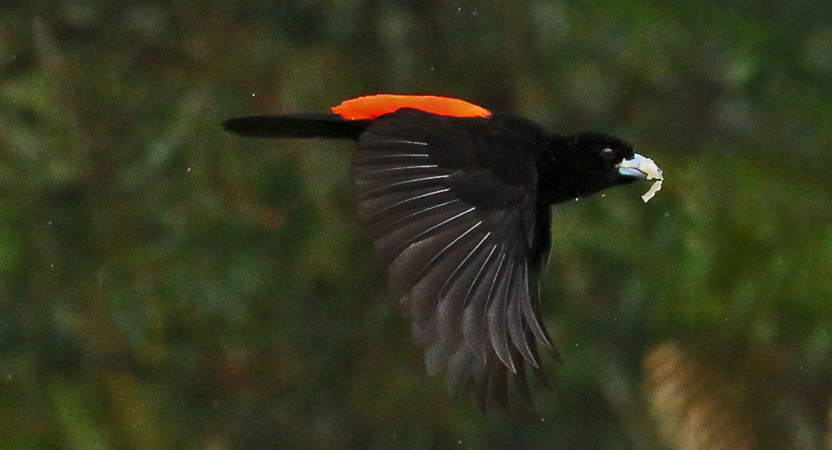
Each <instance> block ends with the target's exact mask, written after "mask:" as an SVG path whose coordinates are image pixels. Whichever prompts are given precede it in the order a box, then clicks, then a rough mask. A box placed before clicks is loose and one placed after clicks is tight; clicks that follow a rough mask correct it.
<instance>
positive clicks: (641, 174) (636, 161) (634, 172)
mask: <svg viewBox="0 0 832 450" xmlns="http://www.w3.org/2000/svg"><path fill="white" fill-rule="evenodd" d="M617 167H618V173H619V174H621V175H623V176H625V177H633V178H638V179H639V180H664V175H663V174H662V169H659V166H657V165H656V163H655V162H653V160H652V159H650V158H645V157H643V156H641V155H639V154H638V153H636V154H635V156H633V159H625V160H624V161H621V163H620V164H618V166H617Z"/></svg>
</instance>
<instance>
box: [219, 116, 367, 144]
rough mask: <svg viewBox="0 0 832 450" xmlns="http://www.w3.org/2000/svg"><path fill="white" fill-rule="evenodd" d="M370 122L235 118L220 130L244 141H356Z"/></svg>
mask: <svg viewBox="0 0 832 450" xmlns="http://www.w3.org/2000/svg"><path fill="white" fill-rule="evenodd" d="M370 122H371V121H370V120H345V119H344V118H342V117H341V116H339V115H338V114H292V115H286V116H248V117H235V118H233V119H228V120H226V121H225V122H223V123H222V127H223V128H224V129H225V131H228V132H231V133H234V134H237V135H240V136H247V137H260V138H325V139H353V140H357V139H358V136H359V135H360V134H361V133H363V132H364V130H365V129H367V127H368V126H369V125H370Z"/></svg>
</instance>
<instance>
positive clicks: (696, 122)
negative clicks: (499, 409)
mask: <svg viewBox="0 0 832 450" xmlns="http://www.w3.org/2000/svg"><path fill="white" fill-rule="evenodd" d="M0 8H2V13H1V14H0V448H2V449H61V450H62V449H109V448H114V449H137V450H139V449H206V450H208V449H210V450H219V449H267V448H284V449H291V448H315V449H340V448H378V449H389V448H453V449H456V448H482V449H485V448H488V449H517V448H560V449H732V450H735V449H736V450H744V449H824V448H829V447H830V446H832V440H830V420H831V419H832V417H830V403H832V331H831V330H832V220H830V219H832V174H830V171H832V153H830V152H831V151H832V8H830V7H829V2H828V1H821V0H806V1H800V2H763V1H756V2H755V1H728V2H702V1H699V0H681V1H676V2H663V1H649V0H639V1H635V2H621V1H611V0H579V1H543V0H510V1H509V0H506V1H496V0H494V1H485V2H483V1H467V0H463V1H437V0H428V1H424V0H420V1H415V0H410V1H407V0H403V1H372V0H364V1H351V2H346V1H340V0H301V1H280V0H278V1H253V0H252V1H240V2H218V1H185V2H152V1H129V2H113V1H105V0H83V1H72V2H70V1H63V2H62V1H34V2H5V3H4V4H3V6H2V7H0ZM372 93H411V94H416V93H420V94H424V93H430V94H441V95H450V96H455V97H460V98H463V99H466V100H469V101H471V102H474V103H477V104H479V105H483V106H485V107H486V108H488V109H491V110H495V111H504V112H513V113H516V114H519V115H522V116H526V117H528V118H531V119H533V120H536V121H538V122H540V123H542V124H544V125H545V126H547V127H548V128H550V129H552V130H559V131H562V132H567V133H568V132H576V131H582V130H595V131H601V132H606V133H610V134H613V135H616V136H620V137H622V138H624V139H627V140H629V141H630V142H632V143H633V144H634V145H635V147H636V149H637V151H638V152H640V153H642V154H644V155H648V156H650V157H652V158H653V159H655V160H656V161H657V163H658V164H659V165H660V166H661V167H662V168H663V169H664V172H665V175H666V177H667V180H666V182H665V185H664V189H663V190H662V191H661V192H660V193H659V194H658V195H657V196H656V197H655V198H654V199H653V200H651V201H650V202H649V203H647V204H645V203H643V202H642V200H641V199H640V198H639V196H640V195H641V194H642V193H643V192H644V191H645V190H646V189H647V188H648V186H649V184H648V183H641V184H638V185H634V186H628V187H624V188H618V189H614V190H611V191H607V192H606V193H605V194H604V195H599V196H596V197H594V198H589V199H582V200H580V201H577V202H570V203H568V204H564V205H560V206H558V207H556V208H555V210H554V218H553V235H554V248H553V252H552V255H553V257H552V260H551V263H550V265H549V267H548V270H547V272H546V274H545V276H544V281H543V298H544V301H545V306H544V316H545V320H546V323H547V325H548V326H549V328H550V329H551V330H552V331H553V335H554V337H555V339H556V341H557V343H558V344H559V346H560V349H561V351H562V354H563V356H564V359H565V363H564V364H556V363H555V362H554V360H553V359H551V358H549V359H547V360H546V361H545V366H546V369H547V371H548V372H549V373H550V375H551V377H552V379H553V381H554V383H553V384H554V388H553V389H552V390H545V389H538V390H536V399H537V401H538V404H539V410H540V413H541V417H542V419H543V420H541V421H540V422H539V423H532V424H528V423H526V424H516V423H511V422H509V421H507V420H505V419H504V418H502V417H501V416H500V415H499V414H497V413H494V412H492V413H489V414H486V415H481V414H480V413H479V412H477V411H476V410H475V408H473V407H472V406H471V405H470V404H469V402H468V401H467V400H465V399H460V400H456V401H454V400H452V399H450V398H449V397H448V395H447V394H446V392H445V389H444V383H443V381H442V380H441V379H435V378H430V377H428V376H427V375H426V373H425V370H424V366H423V362H422V354H421V351H420V349H418V348H416V347H414V345H413V343H412V342H411V339H410V331H409V325H408V323H407V320H406V319H405V318H403V317H402V314H401V312H400V311H399V310H398V309H397V307H396V304H395V301H394V299H393V298H392V296H391V294H390V293H389V292H388V290H387V287H386V284H385V277H386V275H385V271H384V268H383V267H380V265H379V264H378V263H377V262H376V261H375V260H374V258H373V255H372V245H371V243H370V241H369V240H368V238H367V237H366V236H364V235H363V234H362V232H361V229H360V226H359V222H358V220H357V216H356V211H355V209H354V207H353V204H352V201H351V185H350V178H349V176H350V175H349V159H350V155H351V152H352V146H351V145H350V144H349V143H346V142H325V141H311V142H310V141H297V140H295V141H288V140H287V141H276V140H271V141H270V140H245V139H238V138H235V137H233V136H230V135H227V134H225V133H223V131H222V130H221V128H220V123H221V122H222V121H223V120H224V119H227V118H229V117H232V116H237V115H245V114H264V113H281V112H300V111H319V112H323V111H327V110H328V108H329V107H331V106H334V105H337V104H338V103H340V102H341V101H342V100H344V99H348V98H352V97H356V96H359V95H365V94H372Z"/></svg>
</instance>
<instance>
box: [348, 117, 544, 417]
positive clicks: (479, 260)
mask: <svg viewBox="0 0 832 450" xmlns="http://www.w3.org/2000/svg"><path fill="white" fill-rule="evenodd" d="M540 145H543V144H541V143H540V142H539V141H536V140H535V139H534V138H533V137H529V135H528V134H517V133H514V132H512V131H511V130H510V129H508V128H505V127H504V126H503V125H501V124H500V122H497V121H496V119H491V118H481V119H479V118H478V119H471V118H467V119H464V120H460V119H457V118H453V117H447V116H439V115H435V114H430V113H426V112H423V111H418V110H415V109H401V110H399V111H397V112H395V113H392V114H387V115H384V116H381V117H379V118H377V119H376V120H375V121H373V122H372V124H371V125H370V126H369V127H368V128H367V130H366V131H365V132H364V133H363V134H361V136H360V138H359V140H358V150H357V152H356V154H355V156H354V158H353V175H354V177H355V185H356V189H357V200H358V206H359V214H360V217H361V219H362V220H363V221H364V223H365V225H366V227H367V229H368V230H369V232H370V234H371V236H372V238H373V239H374V240H375V248H376V252H377V253H378V255H379V256H380V258H381V259H382V261H383V262H384V263H385V264H386V265H387V266H388V268H389V280H390V285H391V287H392V289H393V291H394V293H395V294H396V296H398V297H399V298H400V301H401V304H402V305H403V306H404V308H405V310H406V311H407V313H408V315H409V316H410V318H411V321H412V326H413V335H414V337H415V339H416V341H417V342H418V344H420V345H423V346H426V347H427V349H426V356H425V360H426V364H427V368H428V372H429V373H430V374H431V375H435V374H437V373H439V372H442V371H445V372H447V375H448V386H449V389H450V390H451V391H452V392H453V393H454V394H461V393H464V392H466V391H470V392H471V393H472V394H473V397H474V400H475V402H476V403H477V405H478V406H479V407H480V408H485V406H486V404H487V403H488V398H489V396H490V397H491V398H492V401H496V403H497V404H498V405H499V406H500V408H501V409H503V410H504V411H507V412H514V410H516V409H517V408H518V407H520V408H525V407H529V406H532V405H533V400H532V397H531V393H530V390H529V387H528V381H527V370H531V371H533V372H535V373H536V374H537V376H536V378H540V379H541V380H542V381H545V378H544V376H543V373H542V371H541V370H540V358H539V356H538V352H537V345H538V344H540V343H542V344H543V345H544V346H546V347H548V348H552V347H551V340H550V338H549V336H548V334H547V332H546V330H545V328H544V326H543V323H542V321H541V318H540V314H539V310H538V278H539V275H540V268H541V261H542V260H543V258H544V257H545V255H546V253H547V252H548V247H549V242H550V234H549V233H550V231H549V222H550V213H549V207H548V205H541V204H538V201H537V195H536V191H537V169H536V166H535V162H534V158H533V156H532V155H533V154H534V150H535V149H536V148H535V146H540Z"/></svg>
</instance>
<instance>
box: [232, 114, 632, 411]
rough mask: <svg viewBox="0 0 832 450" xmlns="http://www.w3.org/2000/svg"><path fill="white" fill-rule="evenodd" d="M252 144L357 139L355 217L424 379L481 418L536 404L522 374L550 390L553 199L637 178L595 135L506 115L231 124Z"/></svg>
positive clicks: (610, 144)
mask: <svg viewBox="0 0 832 450" xmlns="http://www.w3.org/2000/svg"><path fill="white" fill-rule="evenodd" d="M224 127H225V128H226V129H227V130H228V131H231V132H233V133H237V134H241V135H246V136H257V137H298V138H310V137H321V138H335V139H338V138H341V139H355V140H357V143H358V144H357V151H356V153H355V156H354V157H353V162H352V171H353V178H354V182H355V188H356V199H357V203H358V210H359V216H360V218H361V220H362V221H363V222H364V224H365V226H366V228H367V230H368V231H369V234H370V236H371V237H372V238H373V240H374V241H375V249H376V252H377V254H378V256H379V257H380V259H381V260H382V261H383V262H384V264H385V265H386V266H387V267H388V268H389V282H390V286H391V288H392V290H393V292H394V293H395V295H396V296H397V297H398V298H399V299H400V303H401V305H402V306H403V307H404V309H405V311H406V312H407V314H408V316H409V317H410V319H411V323H412V328H413V335H414V337H415V339H416V341H417V342H418V344H420V345H422V346H424V347H426V355H425V359H426V363H427V368H428V372H429V373H430V374H431V375H434V374H437V373H440V372H445V373H447V377H448V384H449V388H450V389H451V391H452V392H454V393H457V394H458V393H463V392H466V391H467V392H470V393H471V394H472V395H473V398H474V400H475V403H476V404H477V405H478V406H479V407H480V408H485V406H486V404H487V403H488V402H489V397H490V398H491V401H493V402H496V403H497V404H498V405H499V406H500V408H501V409H502V410H504V411H507V412H519V411H522V410H526V409H529V408H531V407H532V405H533V402H532V397H531V391H530V389H529V385H528V380H527V372H528V371H530V372H532V373H534V374H535V378H537V379H538V380H539V381H541V382H544V383H545V380H546V378H545V375H544V374H543V372H542V370H541V369H540V367H541V366H540V357H539V355H538V345H542V346H543V347H545V348H548V349H551V350H552V351H553V352H554V346H553V345H552V340H551V338H550V337H549V335H548V333H547V331H546V328H545V326H544V324H543V322H542V320H541V316H540V311H539V294H538V280H539V277H540V273H541V270H542V267H543V264H544V262H545V261H546V260H547V255H548V253H549V248H550V245H551V235H550V226H551V211H550V206H551V205H552V204H555V203H559V202H563V201H567V200H571V199H574V198H576V197H582V196H588V195H592V194H594V193H596V192H598V191H600V190H602V189H605V188H608V187H612V186H616V185H622V184H627V183H630V182H633V181H635V180H636V179H637V178H634V177H632V176H625V175H621V174H620V173H619V170H618V164H619V163H621V161H623V160H625V159H630V158H633V156H634V153H633V149H632V147H631V146H630V145H629V144H628V143H626V142H624V141H622V140H619V139H616V138H614V137H611V136H607V135H602V134H597V133H582V134H577V135H572V136H560V135H555V134H549V133H547V132H546V131H544V130H543V129H542V128H541V127H539V126H538V125H536V124H534V123H533V122H530V121H528V120H525V119H521V118H518V117H513V116H500V115H494V116H490V117H455V116H450V115H442V114H434V113H430V112H425V111H421V110H419V109H414V108H408V107H405V108H400V109H397V110H396V111H394V112H391V113H385V114H381V115H379V116H378V117H376V118H373V119H363V120H345V119H343V118H342V117H341V116H339V115H337V114H331V115H330V114H307V115H292V116H260V117H246V118H238V119H231V120H229V121H227V122H225V123H224Z"/></svg>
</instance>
